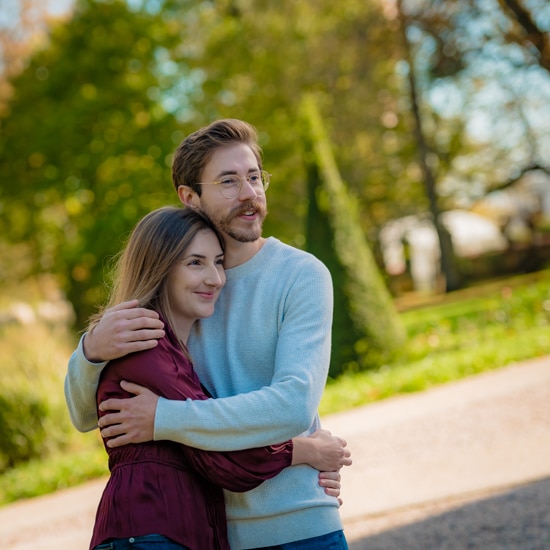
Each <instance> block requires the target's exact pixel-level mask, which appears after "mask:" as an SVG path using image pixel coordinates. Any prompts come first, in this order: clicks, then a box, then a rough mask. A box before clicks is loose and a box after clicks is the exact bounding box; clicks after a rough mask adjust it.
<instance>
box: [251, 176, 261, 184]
mask: <svg viewBox="0 0 550 550" xmlns="http://www.w3.org/2000/svg"><path fill="white" fill-rule="evenodd" d="M249 181H250V183H252V184H256V183H260V181H262V178H261V176H260V174H252V175H251V176H250V178H249Z"/></svg>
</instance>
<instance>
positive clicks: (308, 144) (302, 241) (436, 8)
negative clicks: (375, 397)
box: [0, 0, 550, 483]
mask: <svg viewBox="0 0 550 550" xmlns="http://www.w3.org/2000/svg"><path fill="white" fill-rule="evenodd" d="M549 32H550V3H548V2H547V0H522V1H519V0H515V1H513V0H454V1H453V0H370V1H365V0H342V1H339V2H330V1H311V0H276V1H275V0H221V1H218V2H213V1H201V0H189V1H185V2H182V1H180V0H155V1H153V0H141V1H139V0H132V1H130V0H128V1H127V2H125V1H123V0H72V1H69V0H49V1H45V0H0V258H1V259H0V284H1V287H0V288H1V292H0V312H1V313H0V352H1V353H2V356H3V360H2V364H3V365H4V366H3V367H2V368H3V370H0V372H2V384H3V386H4V388H9V391H8V390H6V393H5V395H4V397H2V399H3V400H4V401H2V400H1V399H0V427H2V426H4V428H2V429H3V430H4V432H5V433H8V431H9V430H11V429H12V428H11V427H9V426H11V424H10V422H16V423H17V424H20V423H19V422H18V421H17V420H14V419H17V418H18V415H19V414H22V413H21V410H22V409H21V407H22V405H21V404H22V403H25V404H26V405H25V406H26V407H27V408H28V411H27V412H26V413H25V414H26V415H27V416H28V417H29V418H31V417H32V418H33V419H34V421H36V422H37V423H38V424H39V425H40V426H39V427H37V428H36V430H35V432H32V433H31V432H30V431H29V433H27V434H26V435H25V434H23V435H22V434H20V433H15V432H14V433H15V435H14V436H13V438H11V439H10V438H8V437H7V436H6V437H4V435H5V433H4V434H3V435H2V439H3V441H6V442H8V441H9V442H11V443H10V444H11V445H15V447H13V446H12V447H9V445H8V443H6V448H5V449H3V450H2V449H0V451H2V452H3V453H4V454H3V455H2V453H0V468H9V467H11V466H13V465H14V464H16V463H18V462H24V461H25V460H27V459H28V458H29V457H32V456H35V455H36V454H39V453H44V452H45V451H44V448H45V447H44V446H47V447H48V448H51V449H53V448H57V447H56V445H57V446H59V445H61V443H59V442H63V441H67V438H68V435H67V434H69V433H71V432H70V427H69V426H68V423H67V421H66V419H64V420H60V418H62V417H63V415H64V414H65V411H64V408H63V399H62V395H61V394H60V393H59V392H58V390H59V388H60V386H61V380H62V377H63V374H64V369H65V365H66V358H67V356H68V354H69V353H70V350H71V349H72V347H73V346H74V344H75V342H76V339H77V337H78V336H79V334H80V331H82V330H83V329H84V327H85V325H86V320H87V319H88V317H89V315H90V314H91V313H92V312H94V311H95V310H96V308H97V306H98V305H99V304H101V302H102V301H103V300H104V298H105V294H106V288H107V287H106V283H105V281H106V280H107V281H108V277H107V274H108V269H109V266H110V261H111V259H112V257H113V256H114V255H115V254H116V253H117V252H118V251H119V250H120V248H121V246H122V245H123V243H124V240H125V238H126V236H127V235H128V232H129V231H130V229H131V227H132V226H133V225H134V224H135V222H136V221H137V220H138V219H139V218H140V217H141V216H142V215H144V214H145V213H146V212H148V211H150V210H151V209H153V208H156V207H158V206H161V205H164V204H168V203H174V204H176V203H177V196H176V194H175V192H174V190H173V188H172V184H171V178H170V164H171V156H172V152H173V151H174V149H175V148H176V146H177V145H178V143H179V142H180V141H181V139H182V138H183V137H184V136H185V135H186V134H187V133H189V132H191V131H193V130H195V129H196V128H198V127H200V126H202V125H204V124H207V123H209V122H210V121H212V120H214V119H216V118H219V117H235V118H242V119H245V120H247V121H248V122H251V123H252V124H254V125H255V126H256V127H257V128H258V130H259V134H260V140H261V144H262V146H263V149H264V156H265V159H264V166H265V168H266V169H267V170H268V171H269V172H270V173H272V174H273V176H272V183H271V185H270V188H269V190H268V202H269V207H270V213H269V216H268V220H267V222H266V226H265V234H266V235H276V236H278V237H279V238H280V239H282V240H283V241H285V242H288V243H290V244H292V245H294V246H297V247H300V248H304V249H307V250H309V251H311V252H313V253H315V254H316V255H317V256H319V257H320V258H321V259H322V260H323V261H325V262H326V263H327V265H329V267H330V268H331V270H332V271H333V277H334V280H335V283H336V284H335V290H336V292H337V294H336V311H335V332H334V334H333V341H334V345H333V354H334V356H335V358H334V361H333V362H334V364H338V365H339V368H341V370H340V371H331V375H333V376H334V377H335V378H336V377H337V376H338V375H340V374H342V373H344V374H354V373H356V372H357V371H360V370H362V369H366V370H368V369H373V365H374V366H377V367H383V366H385V365H387V364H389V362H390V359H389V357H390V355H391V354H386V352H387V351H388V350H383V349H377V354H376V355H374V356H373V355H371V356H369V353H370V351H369V350H371V349H373V348H376V346H377V345H378V344H377V343H376V342H375V340H376V339H377V338H379V340H380V341H382V340H385V341H386V343H387V345H388V346H389V347H392V346H393V348H396V347H397V348H400V349H405V347H404V345H403V344H402V342H403V340H402V338H403V334H404V333H405V332H407V333H408V338H409V342H412V341H413V340H414V338H416V336H415V335H417V336H418V338H419V340H418V341H415V342H414V343H411V348H410V349H411V351H410V353H411V355H410V356H409V358H408V364H412V362H413V359H414V360H416V359H418V358H419V357H421V356H422V357H424V355H423V354H425V355H426V356H427V355H429V354H430V353H434V352H435V351H436V348H438V347H443V345H445V346H447V348H448V349H450V348H451V347H452V345H451V344H450V343H449V340H448V338H450V335H451V333H453V331H459V329H460V327H461V326H462V325H460V320H457V319H458V317H459V315H458V313H457V314H456V318H454V317H453V320H452V321H451V320H448V323H447V324H445V323H443V322H441V323H439V322H435V321H433V322H432V321H430V322H428V321H424V320H423V321H422V322H421V323H420V322H419V324H418V326H417V328H416V329H415V328H411V327H412V325H413V321H412V318H410V317H407V318H406V319H401V320H397V321H395V319H396V310H399V312H403V311H405V310H406V309H407V308H410V307H412V305H414V306H415V307H416V306H418V305H419V304H421V303H427V302H429V301H430V300H431V301H432V302H431V303H433V300H434V299H438V300H439V299H440V300H443V299H444V297H447V298H449V299H450V300H451V299H454V298H453V296H456V295H458V294H454V293H458V292H460V291H464V290H468V289H475V288H477V287H478V286H479V285H480V284H482V283H491V282H499V281H502V280H503V279H504V278H507V277H514V276H519V275H522V274H527V273H543V274H545V273H547V271H545V270H546V269H548V263H549V261H550V38H549ZM346 249H350V250H351V251H352V252H351V254H350V253H349V250H346ZM544 276H546V275H544ZM349 279H351V280H353V281H354V282H355V283H356V286H355V287H353V288H355V289H357V288H360V289H361V292H363V293H364V294H361V293H359V294H357V293H356V294H354V296H353V297H350V292H349V288H351V287H350V286H349V285H348V282H349ZM503 284H504V283H503ZM512 288H515V287H514V285H513V284H512V283H510V284H508V283H506V285H505V286H504V287H503V289H504V290H503V289H499V291H498V299H496V301H495V300H493V301H491V306H490V308H495V311H497V310H498V315H496V313H495V315H493V314H492V313H491V314H490V315H493V316H492V317H491V319H493V320H494V319H496V320H497V321H498V323H500V325H502V326H505V328H506V330H508V333H506V334H507V335H508V336H506V338H508V337H510V334H511V332H510V331H511V330H512V329H511V328H510V323H511V321H510V320H511V319H512V318H519V317H521V316H522V315H523V313H524V312H523V310H522V308H524V304H525V302H521V304H520V302H519V300H518V301H517V302H513V300H514V299H516V297H517V295H516V294H514V292H513V291H512V290H511V289H512ZM537 288H539V291H537V292H539V294H536V298H533V297H531V298H529V299H532V300H533V304H537V305H533V306H532V308H531V309H532V311H531V312H530V313H532V315H533V319H534V320H533V323H534V324H535V325H536V326H537V327H538V328H537V331H540V332H537V335H536V337H533V342H536V345H534V346H533V348H532V349H533V350H534V351H533V353H546V352H550V345H549V344H548V341H547V340H544V341H543V339H541V338H542V336H541V335H542V334H543V332H544V331H546V332H547V323H548V312H549V311H550V301H549V299H550V296H546V295H545V294H544V292H546V291H545V290H544V289H543V286H541V287H537ZM540 289H542V290H540ZM338 293H340V294H338ZM541 296H542V297H541ZM378 299H379V302H378V303H377V302H376V300H378ZM354 301H355V303H353V302H354ZM501 302H502V303H501ZM529 303H530V304H531V302H529ZM502 304H504V305H502ZM522 304H523V305H522ZM484 307H485V306H484ZM487 307H488V306H487ZM529 307H531V306H529ZM490 308H489V307H488V309H490ZM350 312H351V313H350ZM385 319H389V320H388V322H387V324H384V323H385V322H386V321H384V320H385ZM455 321H456V324H455ZM33 323H42V324H43V325H44V326H43V327H42V328H41V329H40V330H38V329H33V330H32V331H30V329H29V328H28V327H30V326H34V325H33ZM484 323H485V324H488V321H487V322H485V321H483V322H480V325H482V324H484ZM526 323H527V321H525V323H524V327H525V326H526ZM399 324H404V325H405V329H406V330H405V329H403V328H402V327H401V328H399V327H398V326H397V325H399ZM378 325H380V326H378ZM390 326H391V327H393V328H392V329H391V330H390V329H389V328H388V327H390ZM464 326H466V325H464ZM468 326H469V325H468ZM380 327H382V328H383V329H384V330H381V328H380ZM394 329H395V332H392V331H393V330H394ZM27 331H29V334H32V335H33V338H35V339H38V338H39V335H42V336H41V338H42V339H41V340H40V341H41V342H42V343H41V344H40V345H41V350H42V351H40V350H31V346H27V345H26V343H27V342H28V339H29V338H28V334H27ZM52 331H53V332H52ZM415 331H416V332H415ZM377 333H379V336H377ZM498 334H499V338H505V337H504V336H502V334H504V333H500V332H499V333H498ZM388 335H390V336H388ZM346 338H347V340H346ZM469 338H470V340H471V338H472V337H471V335H470V336H469ZM487 341H488V339H487ZM510 341H511V337H510ZM44 342H48V346H50V345H51V348H50V347H44V346H45V345H46V344H44ZM59 342H62V344H59ZM379 343H380V342H379ZM443 343H444V344H443ZM417 345H418V346H420V347H415V346H417ZM463 345H465V344H463V343H462V344H458V345H457V346H458V347H460V346H463ZM422 346H425V347H422ZM419 349H421V350H423V351H418V350H419ZM426 350H427V351H426ZM23 351H24V353H23ZM389 351H391V350H389ZM388 353H389V352H388ZM45 356H47V360H46V359H45ZM413 356H414V357H413ZM514 357H516V358H517V355H514ZM4 358H6V360H4ZM8 358H9V360H8ZM493 359H494V358H493ZM44 362H47V363H48V364H49V365H50V366H51V368H50V367H48V368H49V370H48V371H47V374H41V375H40V376H39V377H38V378H39V379H40V380H41V384H43V385H35V386H32V385H30V384H29V382H28V380H27V378H29V376H30V377H31V378H32V377H35V378H36V376H37V375H36V369H37V368H39V367H40V368H41V367H42V364H43V363H44ZM17 372H24V373H30V374H28V376H27V378H25V379H24V380H22V379H19V378H18V377H17V375H16V374H15V373H17ZM422 372H423V373H424V374H423V376H424V375H425V372H426V370H424V371H422ZM48 380H49V381H50V382H48ZM50 383H51V385H48V384H50ZM52 388H57V390H55V389H52ZM348 389H349V388H348ZM56 391H57V392H58V393H56ZM350 391H351V390H350ZM44 393H48V394H49V395H52V396H53V395H55V399H54V403H53V404H52V403H50V402H42V397H43V395H44ZM0 394H1V392H0ZM8 394H9V395H8ZM369 395H370V394H369ZM0 396H1V395H0ZM6 396H7V397H6ZM29 396H30V397H29ZM2 407H4V409H2ZM2 411H4V412H2ZM52 411H54V412H52ZM10 415H12V416H10ZM46 417H47V418H49V420H48V422H53V423H54V424H56V425H57V426H64V427H63V431H62V432H61V433H60V434H59V435H58V436H56V437H57V439H56V437H51V438H49V437H46V435H45V434H46V433H47V432H46V431H45V430H46V428H47V426H45V425H44V422H42V420H41V419H43V418H46ZM10 418H11V420H10ZM2 419H3V420H2ZM6 419H7V420H6ZM34 421H30V420H29V422H28V423H27V425H28V426H31V427H32V426H34V424H33V422H34ZM2 422H3V424H2ZM6 426H7V427H6ZM18 429H19V428H18ZM29 430H31V428H29ZM9 433H11V432H9ZM36 434H41V435H40V436H38V435H36ZM35 436H36V441H34V442H32V440H33V437H35ZM10 437H11V436H10ZM14 442H15V443H14ZM58 443H59V445H58ZM61 447H62V445H61ZM14 449H15V450H14ZM2 456H4V457H8V458H1V457H2ZM64 479H66V478H64ZM66 482H67V483H70V481H66Z"/></svg>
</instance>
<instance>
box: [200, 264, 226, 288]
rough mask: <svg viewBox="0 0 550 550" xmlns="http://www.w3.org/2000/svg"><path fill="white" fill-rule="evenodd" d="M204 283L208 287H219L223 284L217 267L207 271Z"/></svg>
mask: <svg viewBox="0 0 550 550" xmlns="http://www.w3.org/2000/svg"><path fill="white" fill-rule="evenodd" d="M204 282H205V283H206V284H207V285H209V286H216V287H218V286H221V285H222V284H223V277H222V275H221V273H220V270H219V269H218V267H211V268H210V269H209V270H208V273H207V275H206V278H205V280H204Z"/></svg>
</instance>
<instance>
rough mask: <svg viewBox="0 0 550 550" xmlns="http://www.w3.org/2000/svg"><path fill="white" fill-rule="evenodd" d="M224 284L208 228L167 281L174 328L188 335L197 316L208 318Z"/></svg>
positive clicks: (219, 258) (220, 256)
mask: <svg viewBox="0 0 550 550" xmlns="http://www.w3.org/2000/svg"><path fill="white" fill-rule="evenodd" d="M224 284H225V272H224V269H223V251H222V248H221V246H220V243H219V241H218V238H217V237H216V235H215V234H214V232H213V231H211V230H210V229H203V230H202V231H199V232H198V233H197V235H196V236H195V238H194V239H193V240H192V241H191V244H190V245H189V247H188V248H187V250H186V251H185V252H184V254H183V258H182V259H181V261H180V262H179V263H178V264H176V265H175V266H174V267H173V268H172V271H171V272H170V274H169V275H168V280H167V291H168V300H169V302H170V308H171V310H172V313H173V315H174V319H175V322H176V323H177V327H176V329H177V331H178V332H180V331H182V332H183V333H184V334H188V333H189V330H190V328H191V325H192V324H193V323H194V322H195V321H196V320H197V319H203V318H205V317H210V315H212V314H213V313H214V305H215V303H216V300H217V299H218V296H219V294H220V290H221V289H222V287H223V285H224Z"/></svg>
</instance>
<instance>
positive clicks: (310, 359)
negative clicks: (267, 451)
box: [155, 261, 333, 451]
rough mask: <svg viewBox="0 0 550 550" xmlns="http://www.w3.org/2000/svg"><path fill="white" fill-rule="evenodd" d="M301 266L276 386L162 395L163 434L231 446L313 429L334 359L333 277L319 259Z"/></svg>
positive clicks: (159, 430) (290, 298)
mask: <svg viewBox="0 0 550 550" xmlns="http://www.w3.org/2000/svg"><path fill="white" fill-rule="evenodd" d="M296 271H297V273H298V274H297V276H296V277H295V278H294V281H293V283H292V286H291V288H290V290H289V292H288V293H287V294H286V296H285V304H284V314H283V315H282V316H281V319H282V320H281V323H280V327H279V333H278V339H277V347H276V353H275V365H274V374H273V378H272V380H271V383H270V384H269V385H266V386H264V387H262V388H261V389H258V390H256V391H252V392H249V393H246V394H239V395H235V396H232V397H225V398H221V399H211V400H208V401H203V402H199V401H186V402H178V401H171V400H168V399H159V402H158V404H157V411H156V417H155V439H169V440H172V441H177V442H180V443H184V444H186V445H190V446H192V447H198V448H202V449H210V450H217V451H227V450H231V449H246V448H251V447H260V446H264V445H269V444H272V443H274V442H277V441H285V440H288V439H291V438H292V437H295V436H296V435H299V434H301V433H304V432H305V431H307V430H310V429H311V427H312V425H313V424H314V422H315V419H316V418H317V410H318V406H319V402H320V399H321V396H322V393H323V389H324V387H325V383H326V378H327V374H328V367H329V362H330V345H331V340H330V336H331V326H332V308H333V294H332V281H331V278H330V273H329V272H328V269H326V267H325V266H324V265H323V264H321V263H320V262H318V261H315V262H309V263H308V264H307V265H305V266H300V267H299V268H297V269H296ZM274 307H277V305H275V306H274ZM216 368H224V367H223V366H221V365H218V366H216ZM225 368H229V367H225Z"/></svg>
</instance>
